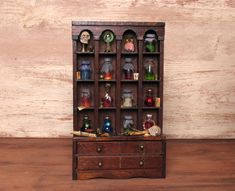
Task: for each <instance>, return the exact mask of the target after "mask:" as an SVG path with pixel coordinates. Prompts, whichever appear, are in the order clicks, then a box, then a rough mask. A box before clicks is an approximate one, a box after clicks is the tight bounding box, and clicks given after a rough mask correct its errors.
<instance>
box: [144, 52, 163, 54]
mask: <svg viewBox="0 0 235 191" xmlns="http://www.w3.org/2000/svg"><path fill="white" fill-rule="evenodd" d="M159 54H160V52H143V55H159Z"/></svg>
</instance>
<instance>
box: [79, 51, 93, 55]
mask: <svg viewBox="0 0 235 191" xmlns="http://www.w3.org/2000/svg"><path fill="white" fill-rule="evenodd" d="M75 53H76V54H79V55H94V54H95V53H94V52H80V51H76V52H75Z"/></svg>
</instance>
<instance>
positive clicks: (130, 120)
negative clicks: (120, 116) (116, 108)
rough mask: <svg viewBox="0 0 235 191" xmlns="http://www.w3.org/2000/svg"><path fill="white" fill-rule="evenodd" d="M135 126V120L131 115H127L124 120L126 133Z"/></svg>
mask: <svg viewBox="0 0 235 191" xmlns="http://www.w3.org/2000/svg"><path fill="white" fill-rule="evenodd" d="M133 126H134V120H133V117H132V116H131V115H125V116H124V120H123V128H124V131H125V130H127V129H129V128H132V127H133Z"/></svg>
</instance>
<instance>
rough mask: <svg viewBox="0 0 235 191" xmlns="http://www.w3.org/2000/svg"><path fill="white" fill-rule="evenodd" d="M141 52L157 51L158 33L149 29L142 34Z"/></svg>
mask: <svg viewBox="0 0 235 191" xmlns="http://www.w3.org/2000/svg"><path fill="white" fill-rule="evenodd" d="M143 52H144V53H145V52H146V53H156V52H159V41H158V35H157V33H156V32H155V30H152V29H149V30H147V31H146V32H145V34H144V40H143Z"/></svg>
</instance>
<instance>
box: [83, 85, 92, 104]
mask: <svg viewBox="0 0 235 191" xmlns="http://www.w3.org/2000/svg"><path fill="white" fill-rule="evenodd" d="M81 106H83V107H90V106H91V94H90V90H88V89H85V90H82V92H81Z"/></svg>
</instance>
